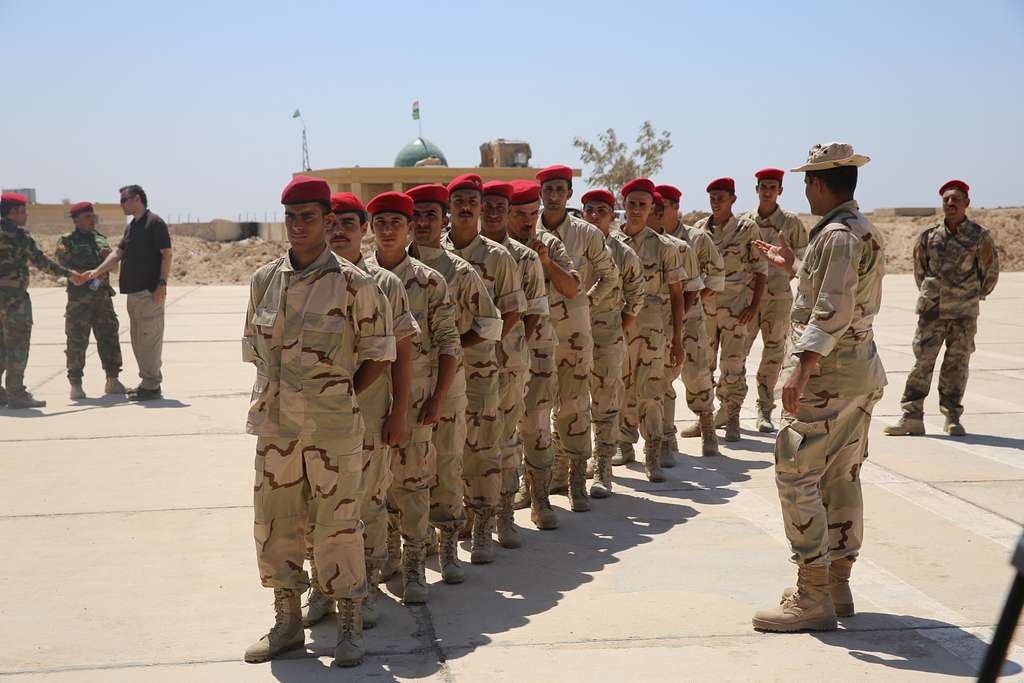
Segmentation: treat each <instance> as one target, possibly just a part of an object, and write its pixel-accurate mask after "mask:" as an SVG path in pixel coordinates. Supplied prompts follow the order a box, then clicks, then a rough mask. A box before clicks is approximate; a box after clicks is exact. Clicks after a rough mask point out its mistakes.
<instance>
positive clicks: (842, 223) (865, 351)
mask: <svg viewBox="0 0 1024 683" xmlns="http://www.w3.org/2000/svg"><path fill="white" fill-rule="evenodd" d="M884 275H885V244H884V241H883V239H882V236H881V233H879V232H878V230H877V229H875V226H873V225H872V224H871V223H870V222H869V221H868V219H867V218H865V217H864V214H862V213H861V212H860V210H859V208H858V206H857V202H855V201H853V200H850V201H848V202H844V203H842V204H840V205H839V206H837V207H836V208H834V209H832V211H830V212H829V213H828V214H826V215H825V216H824V217H823V218H822V219H821V220H820V221H818V224H817V225H815V226H814V228H813V229H812V230H811V232H810V241H809V242H808V244H807V251H806V253H805V257H804V260H803V262H802V263H800V264H799V269H798V271H797V277H798V278H799V279H798V281H797V288H796V297H795V299H794V301H793V312H792V317H791V319H792V321H793V325H792V330H791V333H790V352H791V354H792V355H791V356H790V358H789V359H788V361H787V367H791V366H792V365H793V363H794V362H795V358H794V356H795V354H798V353H801V352H803V351H814V352H816V353H820V354H821V356H822V358H821V362H820V363H819V364H818V368H817V370H816V371H815V372H814V374H813V375H812V377H811V380H810V381H809V382H808V387H807V391H808V392H810V393H811V394H813V395H819V396H820V397H821V398H822V399H823V400H824V399H826V398H828V396H826V395H825V394H826V393H827V394H830V395H835V396H844V397H849V396H859V395H862V394H869V393H871V392H873V391H875V390H877V389H880V388H882V387H883V386H885V384H886V379H885V369H884V368H883V367H882V361H881V359H880V358H879V357H878V350H877V349H876V348H875V340H874V331H873V329H872V325H873V323H874V319H875V315H876V314H877V313H878V309H879V307H880V305H881V303H882V277H883V276H884ZM822 392H825V393H822Z"/></svg>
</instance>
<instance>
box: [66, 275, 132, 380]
mask: <svg viewBox="0 0 1024 683" xmlns="http://www.w3.org/2000/svg"><path fill="white" fill-rule="evenodd" d="M64 333H65V335H67V339H68V347H67V350H66V351H65V354H66V355H67V357H68V379H69V380H71V381H73V382H81V381H82V373H83V372H84V370H85V352H86V350H87V349H88V348H89V335H90V333H91V334H94V335H95V336H96V350H97V351H98V352H99V356H100V363H101V364H102V365H103V370H104V372H106V374H107V377H117V376H118V375H119V374H121V341H120V340H119V339H118V321H117V314H116V313H115V312H114V302H113V301H112V300H111V298H110V297H109V296H108V295H107V294H105V293H97V294H95V295H93V296H76V297H74V298H70V297H69V298H68V305H67V308H66V309H65V311H64Z"/></svg>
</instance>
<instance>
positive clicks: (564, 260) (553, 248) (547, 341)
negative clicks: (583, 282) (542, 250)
mask: <svg viewBox="0 0 1024 683" xmlns="http://www.w3.org/2000/svg"><path fill="white" fill-rule="evenodd" d="M537 240H538V241H539V242H540V243H541V244H543V245H544V246H545V247H547V249H548V258H550V259H551V260H552V261H553V262H554V263H555V264H557V265H558V266H559V267H561V268H562V269H563V270H565V271H566V272H567V273H569V274H570V275H572V276H573V278H575V280H576V282H579V281H580V276H579V273H577V272H576V269H575V268H574V267H573V265H572V259H570V258H569V254H567V253H566V251H565V245H564V244H562V240H560V239H558V238H557V237H555V236H554V235H552V234H551V233H550V232H548V231H546V230H538V231H537ZM527 249H529V247H527ZM530 251H533V250H532V249H530ZM534 253H536V252H534ZM537 265H540V257H537ZM540 272H541V273H542V274H543V276H544V291H545V292H547V296H546V297H545V301H544V304H543V305H544V313H543V314H541V316H540V320H539V321H538V322H537V327H535V328H534V330H533V335H531V336H530V338H529V339H527V340H526V347H527V348H529V349H553V348H555V347H556V346H558V334H557V333H556V332H555V325H554V323H552V322H551V306H550V301H551V296H552V294H553V293H555V292H556V290H555V287H554V286H553V285H552V284H551V281H550V280H549V279H548V276H547V273H545V272H544V267H543V266H541V269H540ZM560 298H561V300H562V301H565V297H560ZM539 308H540V307H539V305H538V312H539Z"/></svg>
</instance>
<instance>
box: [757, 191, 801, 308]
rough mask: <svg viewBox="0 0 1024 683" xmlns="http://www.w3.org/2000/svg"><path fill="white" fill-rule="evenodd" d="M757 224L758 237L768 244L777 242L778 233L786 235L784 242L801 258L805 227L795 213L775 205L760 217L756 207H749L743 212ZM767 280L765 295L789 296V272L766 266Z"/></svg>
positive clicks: (790, 292) (790, 293) (790, 291)
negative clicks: (759, 232)
mask: <svg viewBox="0 0 1024 683" xmlns="http://www.w3.org/2000/svg"><path fill="white" fill-rule="evenodd" d="M743 217H744V218H747V219H749V220H751V221H753V222H754V223H756V224H757V227H758V228H760V229H761V237H760V239H761V240H763V241H765V242H767V243H769V244H779V243H780V242H779V233H780V232H781V233H782V234H783V235H785V236H786V242H788V243H789V246H790V247H791V248H792V249H793V253H794V254H796V257H797V258H803V256H804V250H805V249H806V248H807V228H805V227H804V224H803V222H801V220H800V217H799V216H797V215H796V214H795V213H792V212H790V211H786V210H785V209H783V208H782V207H781V206H778V205H776V206H775V211H773V212H772V213H771V215H770V216H767V217H766V218H762V217H761V215H760V214H759V213H758V212H757V209H751V210H750V211H748V212H746V213H745V214H743ZM767 275H768V282H767V283H765V289H764V292H765V296H766V297H776V296H779V295H785V296H791V295H792V290H791V289H790V288H789V279H790V278H789V274H788V273H787V272H786V271H784V270H782V269H781V268H768V271H767Z"/></svg>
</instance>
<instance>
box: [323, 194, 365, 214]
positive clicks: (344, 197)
mask: <svg viewBox="0 0 1024 683" xmlns="http://www.w3.org/2000/svg"><path fill="white" fill-rule="evenodd" d="M331 211H333V212H334V213H358V212H360V211H366V207H365V206H363V200H361V199H360V198H359V197H357V196H355V195H354V194H352V193H351V192H335V193H334V194H332V195H331Z"/></svg>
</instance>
